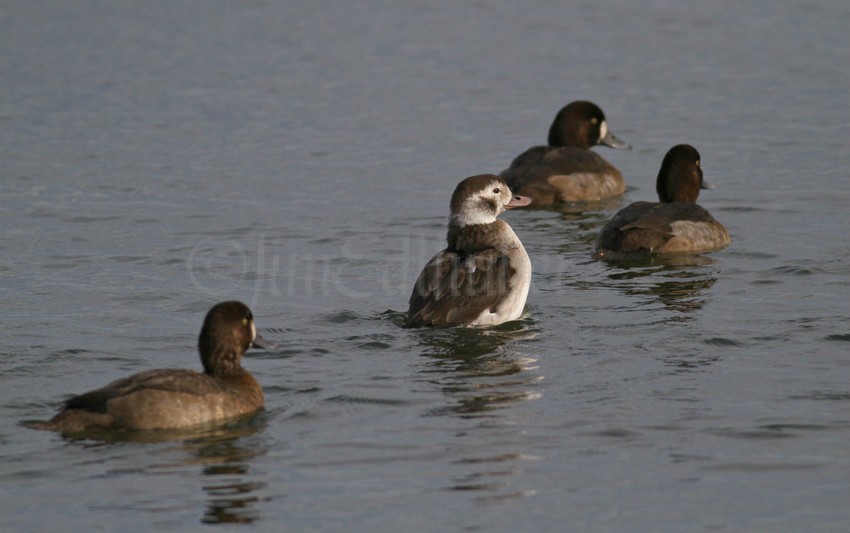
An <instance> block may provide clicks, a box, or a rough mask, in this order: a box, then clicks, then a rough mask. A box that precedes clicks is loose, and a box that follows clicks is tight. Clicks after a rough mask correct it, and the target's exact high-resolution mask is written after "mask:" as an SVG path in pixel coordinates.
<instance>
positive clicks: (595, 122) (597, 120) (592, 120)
mask: <svg viewBox="0 0 850 533" xmlns="http://www.w3.org/2000/svg"><path fill="white" fill-rule="evenodd" d="M590 123H591V124H598V123H599V119H598V118H596V117H593V118H591V119H590Z"/></svg>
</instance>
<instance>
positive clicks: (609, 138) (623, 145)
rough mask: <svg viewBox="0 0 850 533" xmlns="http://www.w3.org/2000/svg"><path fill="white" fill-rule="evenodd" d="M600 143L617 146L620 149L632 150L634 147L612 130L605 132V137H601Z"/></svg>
mask: <svg viewBox="0 0 850 533" xmlns="http://www.w3.org/2000/svg"><path fill="white" fill-rule="evenodd" d="M599 144H604V145H605V146H608V147H609V148H616V149H618V150H631V149H632V145H631V144H629V143H627V142H623V141H621V140H620V139H618V138H617V137H616V136H615V135H614V134H613V133H611V132H610V131H607V132H605V137H602V138H601V139H599Z"/></svg>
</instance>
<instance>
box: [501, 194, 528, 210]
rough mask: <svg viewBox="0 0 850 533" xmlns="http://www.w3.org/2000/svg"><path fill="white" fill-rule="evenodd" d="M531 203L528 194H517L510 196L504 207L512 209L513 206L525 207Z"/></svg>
mask: <svg viewBox="0 0 850 533" xmlns="http://www.w3.org/2000/svg"><path fill="white" fill-rule="evenodd" d="M530 203H531V198H529V197H528V196H520V195H518V194H516V195H514V197H513V198H511V201H510V202H508V203H506V204H505V209H513V208H514V207H525V206H527V205H529V204H530Z"/></svg>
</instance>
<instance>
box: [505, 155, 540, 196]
mask: <svg viewBox="0 0 850 533" xmlns="http://www.w3.org/2000/svg"><path fill="white" fill-rule="evenodd" d="M552 150H553V148H551V147H549V146H533V147H531V148H529V149H528V150H526V151H525V152H523V153H521V154H519V155H518V156H516V158H515V159H514V160H513V161H512V162H511V165H510V166H509V167H508V168H506V169H505V170H503V171H502V173H501V174H500V176H502V178H503V179H504V180H505V182H506V183H507V184H508V187H510V188H511V191H513V192H514V193H519V191H520V189H522V187H523V186H525V184H527V183H529V182H530V181H533V180H534V179H535V178H536V177H537V176H538V174H539V175H541V176H542V177H543V178H545V177H546V175H545V168H541V167H538V166H537V165H538V164H539V163H540V162H541V161H543V159H544V158H545V157H546V155H547V154H548V153H549V152H551V151H552Z"/></svg>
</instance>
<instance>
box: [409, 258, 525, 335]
mask: <svg viewBox="0 0 850 533" xmlns="http://www.w3.org/2000/svg"><path fill="white" fill-rule="evenodd" d="M512 273H513V269H512V268H511V266H510V261H509V259H508V256H506V255H504V254H502V253H500V252H498V251H496V250H494V249H489V250H484V251H481V252H476V253H474V254H468V255H461V254H458V253H455V252H449V251H443V252H440V253H439V254H437V255H436V256H434V257H433V258H432V259H431V261H429V262H428V264H427V265H426V266H425V268H424V269H423V270H422V273H421V274H420V275H419V279H417V280H416V285H415V286H414V287H413V294H411V295H410V309H409V310H408V314H407V322H406V324H405V325H406V327H421V326H450V325H461V324H468V323H470V322H472V321H473V320H475V319H476V318H477V317H478V316H479V315H480V314H481V313H482V312H483V311H484V310H486V309H493V308H494V307H495V306H496V305H497V304H498V302H499V301H500V300H501V299H502V298H503V297H504V296H505V295H506V294H507V292H508V280H509V279H510V277H511V275H512Z"/></svg>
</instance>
